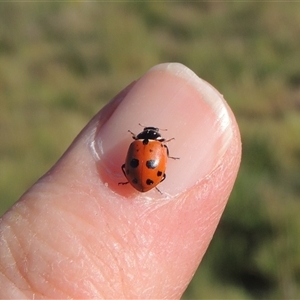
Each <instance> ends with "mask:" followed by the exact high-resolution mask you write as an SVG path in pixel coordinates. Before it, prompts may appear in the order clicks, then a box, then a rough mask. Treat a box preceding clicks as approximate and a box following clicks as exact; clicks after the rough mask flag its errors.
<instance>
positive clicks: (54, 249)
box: [21, 227, 80, 290]
mask: <svg viewBox="0 0 300 300" xmlns="http://www.w3.org/2000/svg"><path fill="white" fill-rule="evenodd" d="M28 228H30V227H28ZM32 236H35V238H36V239H37V240H39V241H40V242H42V243H43V244H44V246H45V247H46V248H50V249H53V252H56V253H59V255H60V256H63V257H64V258H66V259H68V256H67V255H64V254H63V253H62V252H61V251H58V250H57V249H56V248H53V247H52V246H51V244H49V243H48V242H47V243H46V241H45V240H43V239H41V238H40V236H39V235H38V234H37V233H36V234H35V235H32ZM73 240H74V239H73ZM79 245H80V244H79ZM22 248H23V247H21V249H22ZM23 277H24V274H23ZM45 279H46V277H45ZM46 281H47V282H49V281H48V280H46ZM28 284H29V285H30V286H31V288H32V285H31V284H30V283H29V282H28ZM32 290H36V289H34V288H32Z"/></svg>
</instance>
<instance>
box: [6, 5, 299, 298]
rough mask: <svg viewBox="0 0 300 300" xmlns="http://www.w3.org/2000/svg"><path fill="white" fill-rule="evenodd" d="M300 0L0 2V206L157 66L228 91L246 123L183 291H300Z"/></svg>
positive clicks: (202, 294) (276, 294)
mask: <svg viewBox="0 0 300 300" xmlns="http://www.w3.org/2000/svg"><path fill="white" fill-rule="evenodd" d="M299 37H300V3H292V2H290V3H287V2H285V3H284V2H273V3H271V2H254V1H252V2H238V1H237V2H214V1H211V2H174V3H167V2H134V1H133V2H130V3H129V2H128V3H107V2H105V3H104V2H103V3H91V2H90V3H89V2H71V3H63V2H47V3H42V4H41V3H28V2H26V3H22V2H18V3H16V2H14V3H3V2H2V3H0V135H1V136H0V137H1V144H0V195H1V199H0V213H1V214H2V213H4V212H5V210H7V209H8V208H9V207H10V206H11V205H12V204H13V203H14V202H15V201H16V200H17V199H18V197H19V196H20V195H21V194H22V193H23V192H24V191H25V190H26V189H27V188H28V187H29V186H30V185H31V184H32V183H34V181H35V180H37V179H38V178H39V177H40V176H41V175H42V174H43V173H45V172H46V171H47V170H48V169H49V167H50V166H52V165H53V163H55V161H56V160H57V159H58V158H59V157H60V155H61V154H62V153H63V152H64V150H65V149H66V147H67V146H68V145H69V144H70V143H71V141H72V140H73V139H74V137H75V136H76V135H77V133H78V132H79V131H80V130H81V128H82V127H83V126H84V125H85V124H86V123H87V122H88V121H89V120H90V118H91V117H92V116H93V115H94V114H95V113H96V112H97V111H98V110H99V109H100V108H101V107H102V106H103V105H104V104H105V103H107V102H108V101H109V100H110V99H111V98H112V97H113V96H114V95H115V94H116V93H117V92H118V91H120V90H121V89H122V88H123V87H125V86H126V85H127V84H128V83H130V82H131V81H132V80H134V79H136V78H137V77H139V76H140V75H141V74H143V73H144V72H145V71H146V70H147V69H148V68H150V67H151V66H153V65H155V64H157V63H160V62H165V61H179V62H182V63H184V64H185V65H187V66H188V67H190V68H191V69H192V70H194V71H195V72H196V73H197V74H198V75H199V76H200V77H202V78H204V79H206V80H207V81H209V82H210V83H211V84H213V85H214V86H215V87H216V88H217V89H218V90H219V91H220V92H221V93H223V94H224V97H225V99H227V101H228V103H229V105H230V106H231V108H232V109H233V111H234V113H235V115H236V117H237V120H238V123H239V126H240V129H241V134H242V140H243V161H242V165H241V170H240V173H239V176H238V179H237V183H236V185H235V187H234V191H233V193H232V196H231V199H230V202H229V204H228V206H227V208H226V211H225V213H224V216H223V218H222V220H221V223H220V225H219V227H218V229H217V232H216V234H215V237H214V239H213V241H212V243H211V245H210V248H209V251H208V253H207V255H206V256H205V257H204V260H203V263H202V265H201V269H200V270H199V271H198V272H197V273H196V275H195V277H194V279H193V281H192V283H191V284H190V286H189V287H188V289H187V291H186V292H185V294H184V298H185V299H262V298H263V299H296V298H299V295H300V288H299V286H300V240H299V234H300V218H299V212H300V197H299V194H300V180H299V170H300V57H299V54H300V38H299Z"/></svg>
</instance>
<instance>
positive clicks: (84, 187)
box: [0, 63, 241, 299]
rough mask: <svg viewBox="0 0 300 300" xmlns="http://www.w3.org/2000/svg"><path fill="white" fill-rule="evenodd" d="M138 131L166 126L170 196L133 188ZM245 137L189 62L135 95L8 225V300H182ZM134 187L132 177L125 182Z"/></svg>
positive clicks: (4, 244) (104, 116) (96, 123)
mask: <svg viewBox="0 0 300 300" xmlns="http://www.w3.org/2000/svg"><path fill="white" fill-rule="evenodd" d="M138 123H142V124H145V125H147V126H155V127H159V128H167V129H168V131H166V132H163V133H164V137H165V138H166V139H171V138H173V137H174V138H175V140H173V141H170V142H169V143H168V147H169V150H170V155H171V156H176V157H180V160H171V159H170V160H169V162H168V167H167V171H166V173H167V178H166V180H165V181H164V182H162V183H161V184H160V185H159V189H160V191H161V192H162V193H159V192H158V191H157V190H156V189H152V190H150V191H149V192H146V193H140V192H138V191H136V190H135V189H134V188H133V187H132V186H130V185H118V183H119V182H120V181H124V179H125V178H124V175H123V173H122V170H121V165H122V164H123V163H124V160H125V156H126V152H127V149H128V146H129V144H130V143H131V142H132V138H131V135H130V133H128V130H131V131H132V132H134V133H138V132H139V131H140V130H141V128H140V127H139V125H138ZM240 155H241V148H240V136H239V131H238V127H237V124H236V122H235V119H234V116H233V114H232V112H231V111H230V109H229V108H228V106H227V104H226V102H225V101H224V99H223V97H222V96H221V95H220V94H219V93H218V92H217V91H216V90H215V89H214V88H213V87H212V86H210V85H209V84H208V83H206V82H204V81H203V80H201V79H199V78H198V77H197V76H196V75H195V74H194V73H193V72H192V71H190V70H189V69H187V68H186V67H184V66H183V65H181V64H177V63H172V64H162V65H158V66H156V67H154V68H152V69H151V70H150V71H148V72H147V73H146V74H145V75H144V76H143V77H141V78H140V79H139V80H137V81H136V82H135V83H133V84H131V85H130V86H129V87H127V88H126V89H125V90H124V91H123V92H121V93H120V94H119V95H118V96H117V97H115V98H114V99H113V101H111V102H110V103H109V104H108V105H107V106H106V107H104V108H103V109H102V110H101V111H100V112H99V113H98V114H97V115H96V116H95V117H94V118H93V119H92V121H91V122H90V123H89V124H88V125H87V126H86V127H85V128H84V129H83V131H82V132H81V134H80V135H79V136H78V137H77V138H76V139H75V141H74V142H73V143H72V145H71V146H70V148H69V149H68V150H67V151H66V153H65V154H64V155H63V157H62V158H61V159H60V160H59V161H58V162H57V163H56V164H55V165H54V166H53V168H52V169H51V170H50V171H49V172H48V173H47V174H45V175H44V176H43V177H42V178H41V179H40V180H39V181H38V182H37V183H36V184H35V185H33V186H32V187H31V188H30V189H29V190H28V191H27V192H26V193H25V194H24V195H23V196H22V197H21V199H20V200H19V202H18V203H17V204H15V205H14V206H13V207H12V208H11V209H10V211H8V212H7V213H6V214H5V215H4V216H3V218H2V219H1V224H0V234H1V237H0V243H1V244H0V245H1V246H0V252H1V262H0V297H1V298H33V297H35V298H115V299H117V298H149V299H150V298H157V299H161V298H173V299H174V298H180V296H181V295H182V293H183V292H184V290H185V288H186V286H187V285H188V283H189V282H190V280H191V278H192V276H193V274H194V272H195V270H196V269H197V267H198V264H199V263H200V261H201V258H202V257H203V255H204V252H205V251H206V249H207V247H208V244H209V242H210V240H211V238H212V235H213V233H214V231H215V229H216V226H217V223H218V221H219V219H220V216H221V214H222V212H223V209H224V206H225V204H226V201H227V199H228V197H229V194H230V192H231V189H232V187H233V184H234V181H235V178H236V174H237V171H238V167H239V163H240ZM125 180H126V179H125Z"/></svg>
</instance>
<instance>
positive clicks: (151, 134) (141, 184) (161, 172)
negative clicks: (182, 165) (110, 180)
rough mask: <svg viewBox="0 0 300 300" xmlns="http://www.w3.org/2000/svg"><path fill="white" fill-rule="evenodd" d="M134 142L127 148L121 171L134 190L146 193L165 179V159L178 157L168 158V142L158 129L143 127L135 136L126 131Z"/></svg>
mask: <svg viewBox="0 0 300 300" xmlns="http://www.w3.org/2000/svg"><path fill="white" fill-rule="evenodd" d="M128 131H129V132H130V133H131V134H132V137H133V139H134V140H135V141H134V142H132V143H131V144H130V146H129V149H128V152H127V157H126V161H125V164H123V165H122V167H121V168H122V171H123V173H124V175H125V177H126V178H127V180H128V181H127V182H119V184H127V183H130V184H131V185H132V186H133V187H134V188H135V189H136V190H138V191H140V192H147V191H149V190H151V189H152V188H154V187H155V188H156V189H157V190H158V191H159V192H160V190H159V189H158V188H157V187H156V186H157V185H158V184H159V183H160V182H162V181H164V180H165V179H166V173H165V171H166V165H167V159H168V158H173V159H178V157H171V156H169V149H168V147H167V146H166V145H165V143H166V142H169V141H171V140H173V139H170V140H167V141H166V140H165V139H164V138H162V137H161V135H160V133H159V128H156V127H145V128H144V130H143V131H142V132H141V133H139V134H138V135H135V134H134V133H133V132H131V131H130V130H128Z"/></svg>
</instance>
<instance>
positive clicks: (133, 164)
mask: <svg viewBox="0 0 300 300" xmlns="http://www.w3.org/2000/svg"><path fill="white" fill-rule="evenodd" d="M138 166H139V160H138V159H136V158H133V159H132V160H131V161H130V167H132V168H137V167H138Z"/></svg>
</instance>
